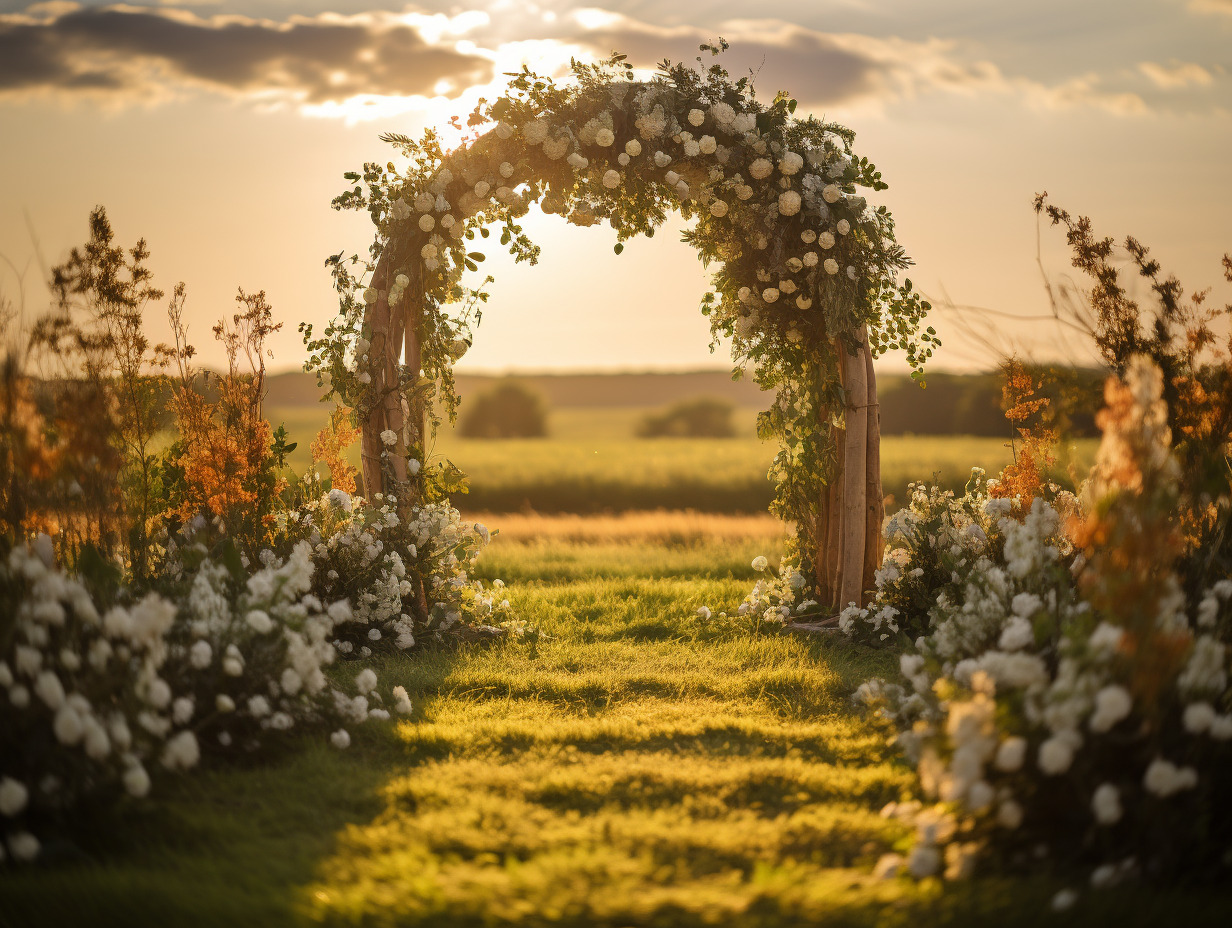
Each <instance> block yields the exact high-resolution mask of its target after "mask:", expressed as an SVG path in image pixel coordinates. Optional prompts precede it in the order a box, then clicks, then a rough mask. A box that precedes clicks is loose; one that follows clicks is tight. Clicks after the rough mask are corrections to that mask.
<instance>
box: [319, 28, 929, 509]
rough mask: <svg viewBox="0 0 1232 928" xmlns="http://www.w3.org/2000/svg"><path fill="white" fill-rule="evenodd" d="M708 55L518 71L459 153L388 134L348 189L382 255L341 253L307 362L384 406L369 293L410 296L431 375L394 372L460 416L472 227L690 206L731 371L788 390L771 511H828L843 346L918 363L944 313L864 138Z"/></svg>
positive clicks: (530, 257)
mask: <svg viewBox="0 0 1232 928" xmlns="http://www.w3.org/2000/svg"><path fill="white" fill-rule="evenodd" d="M725 47H726V43H724V42H722V41H720V42H719V43H718V44H716V45H709V44H708V45H705V46H703V48H702V50H703V51H708V52H710V53H711V54H716V53H718V52H721V51H722V50H723V49H724V48H725ZM697 63H698V66H697V67H693V66H691V65H686V64H673V63H671V62H666V61H665V62H664V63H663V65H662V68H661V71H660V73H659V74H658V75H656V77H655V78H654V79H653V80H651V81H648V82H638V81H635V80H634V79H633V71H632V68H631V66H630V65H629V63H628V61H626V60H625V58H624V56H621V55H613V56H612V57H611V58H609V59H608V60H606V61H603V62H599V63H596V64H582V63H579V62H573V63H572V74H571V79H570V81H569V82H567V83H564V82H562V83H560V84H558V83H556V82H554V81H553V80H552V79H550V78H547V77H544V76H542V75H538V74H535V73H533V72H532V71H530V70H529V68H527V67H525V66H524V67H523V69H522V70H521V71H520V72H517V73H515V74H512V75H510V82H509V85H508V90H507V92H506V93H505V95H503V96H501V97H500V98H499V99H497V100H495V101H491V102H489V101H481V102H480V103H479V104H478V105H477V107H476V109H475V111H474V112H473V113H472V114H471V115H470V117H469V118H468V119H467V121H466V127H467V129H466V131H467V132H468V134H467V135H466V137H465V138H464V139H463V141H462V144H461V145H460V146H459V147H458V148H456V149H455V150H453V151H449V152H446V151H444V150H443V148H442V147H441V144H440V140H439V138H438V137H437V136H436V135H435V134H434V133H431V132H429V133H427V134H425V136H424V138H423V139H422V140H421V141H418V142H417V141H414V140H412V139H410V138H407V137H405V136H400V135H386V136H384V139H385V141H387V142H389V143H390V144H392V145H393V146H394V147H395V148H396V149H397V151H398V154H399V155H400V156H401V158H402V159H403V161H404V167H402V168H399V166H398V165H396V164H395V163H393V162H389V163H388V164H385V165H381V164H377V163H369V164H366V165H365V166H364V169H363V171H361V172H353V173H351V174H348V175H347V180H348V183H349V184H350V185H351V186H349V188H348V189H347V190H346V191H345V192H344V193H343V194H342V195H340V196H339V197H338V198H337V199H336V200H335V202H334V205H335V207H337V208H339V209H356V210H366V211H367V212H368V214H369V216H370V217H371V219H372V221H373V224H374V225H375V226H376V235H375V237H374V241H373V243H372V246H371V248H370V249H369V254H368V258H367V259H361V258H360V257H359V256H357V255H356V256H352V257H350V258H344V256H343V255H342V254H339V255H334V256H332V257H331V258H330V259H329V260H328V262H327V263H328V264H329V266H330V268H331V270H332V272H333V273H334V277H335V284H336V286H337V288H338V290H339V294H340V306H341V309H340V315H339V316H338V318H337V319H336V320H335V321H334V322H332V323H331V324H330V326H329V327H328V328H327V329H326V331H325V333H324V336H323V337H321V338H317V337H314V334H313V332H312V330H311V328H310V327H305V328H304V335H305V340H306V342H307V345H308V349H309V354H310V360H309V367H310V368H311V369H314V370H316V371H318V373H319V374H320V375H321V376H322V382H324V378H325V377H326V376H328V380H329V386H330V389H331V390H332V391H333V392H334V393H336V394H337V395H338V396H339V397H340V398H341V399H342V401H343V403H345V404H346V405H347V406H348V407H350V408H353V409H355V410H356V411H357V415H358V416H359V417H360V418H364V417H365V416H366V415H367V413H368V411H369V410H371V409H373V408H374V403H375V402H376V400H377V397H376V396H375V395H374V394H375V391H374V389H372V388H369V387H368V384H370V383H375V382H376V381H377V380H378V378H379V373H378V376H377V377H374V376H372V375H371V374H370V372H369V371H370V369H371V367H372V365H373V364H374V363H376V360H375V359H373V358H371V357H369V355H368V348H369V347H370V339H371V336H372V333H371V332H369V331H366V330H365V329H364V325H365V319H366V316H367V311H366V309H365V307H367V306H373V307H376V309H375V310H374V311H379V312H380V313H385V312H386V311H387V310H386V308H388V309H389V310H390V311H393V312H404V311H405V310H403V309H402V308H401V307H402V304H403V303H404V302H405V301H407V300H410V301H412V314H411V316H410V317H409V318H411V319H412V320H414V324H415V325H416V326H417V327H418V328H417V330H418V334H419V343H420V346H421V349H422V355H423V378H422V380H420V379H419V376H418V372H411V371H407V370H405V369H404V370H402V371H401V372H400V374H399V387H400V389H402V390H403V391H407V390H413V391H421V390H422V391H426V392H427V393H428V394H430V396H431V398H432V399H434V400H435V401H436V402H435V403H432V404H429V408H431V409H434V410H435V409H436V408H437V406H439V408H440V409H441V410H442V411H443V414H445V415H448V416H452V415H453V414H454V413H455V411H456V396H455V395H454V388H453V380H452V365H453V363H454V362H455V361H456V360H457V359H458V358H459V357H460V356H461V354H462V353H463V352H464V351H465V350H466V348H467V347H468V346H469V345H470V343H471V338H472V331H471V330H472V328H473V326H474V325H475V324H477V323H478V322H479V320H480V314H479V312H478V311H477V310H476V311H472V310H473V309H476V308H477V306H478V304H479V303H481V302H484V301H486V294H484V293H483V292H482V287H481V288H480V289H479V290H468V289H467V288H465V287H463V285H462V278H463V274H464V272H465V271H467V270H468V269H472V270H473V269H474V268H475V266H476V262H477V261H478V259H479V257H480V256H481V255H482V253H481V252H475V251H473V250H472V246H471V244H470V243H471V242H473V241H475V235H476V233H478V234H479V237H480V238H482V239H486V238H487V237H488V231H489V227H490V226H492V225H497V226H499V227H500V229H501V234H500V237H499V241H500V244H501V246H502V247H505V248H508V249H509V251H510V253H511V254H513V255H514V257H515V260H517V261H530V262H532V263H533V262H534V261H535V260H536V259H537V257H538V248H537V246H535V245H534V244H533V243H532V242H531V241H530V240H529V239H528V238H527V236H526V234H525V232H524V230H523V229H522V227H521V226H520V225H519V224H518V220H519V219H520V218H521V217H522V216H523V215H525V214H526V212H527V211H528V210H529V208H530V206H531V205H532V204H536V203H537V204H539V205H540V207H541V208H542V209H543V210H544V211H545V212H548V213H554V214H559V215H561V216H562V217H564V218H566V219H567V220H568V221H569V222H571V223H574V224H577V225H593V224H596V223H599V222H606V223H608V224H609V225H610V226H611V227H612V228H613V230H614V231H615V232H616V238H617V244H616V251H617V252H619V251H620V245H621V243H623V242H624V241H626V240H627V239H629V238H630V237H632V236H634V235H637V234H646V235H648V236H649V235H651V234H653V232H654V230H655V229H656V228H657V227H658V226H660V225H661V224H662V222H663V221H664V219H665V218H666V216H667V214H668V213H669V212H678V213H679V214H680V215H681V216H682V217H683V218H684V219H685V220H689V221H693V224H692V226H691V227H690V228H689V229H688V230H687V231H686V232H685V234H684V240H685V241H686V242H688V243H689V244H691V245H692V246H693V247H694V248H695V249H696V251H697V254H698V257H699V258H700V260H701V261H702V263H703V264H704V265H706V266H707V267H712V268H714V273H713V281H712V282H713V289H712V291H711V293H710V294H708V295H707V297H706V298H705V300H704V301H703V305H702V312H703V313H704V314H706V315H707V316H708V317H709V318H710V321H711V331H712V334H713V336H714V338H715V339H716V341H717V340H718V339H720V338H730V339H731V340H732V345H733V356H734V360H735V361H736V363H737V366H738V367H740V368H742V367H744V366H745V365H748V366H750V367H751V368H752V369H753V371H754V373H753V376H754V379H755V380H756V382H757V383H758V384H759V385H760V386H762V387H763V388H765V389H766V390H769V391H774V392H775V393H777V395H778V403H777V404H776V406H775V408H774V409H772V410H770V411H768V412H767V414H766V415H765V416H764V417H763V419H762V421H761V423H760V425H759V434H760V435H761V436H762V437H763V438H768V439H774V440H777V441H779V442H780V444H781V446H782V450H781V452H780V454H779V456H778V458H777V459H776V462H775V465H774V468H773V470H772V479H773V481H774V483H775V486H776V488H777V489H776V494H775V497H774V501H773V509H774V512H775V513H776V514H777V515H779V516H780V517H782V518H783V519H784V520H786V521H790V522H793V523H795V524H796V525H798V526H802V527H804V526H808V525H811V524H813V523H814V522H815V521H816V519H815V516H816V511H815V510H816V508H817V506H818V505H819V502H818V501H819V500H820V498H821V493H820V492H819V487H821V486H823V485H824V484H825V483H827V482H828V481H829V480H830V479H831V478H832V476H833V472H834V469H835V460H834V456H835V439H834V435H833V434H832V428H831V426H832V425H834V426H840V427H841V425H842V410H843V408H844V399H845V395H844V390H843V386H842V384H841V383H840V382H839V377H838V373H837V345H839V344H845V345H847V347H848V348H855V347H856V346H858V345H859V343H860V342H861V341H862V339H863V337H864V336H865V334H867V338H868V341H869V345H870V346H871V349H872V351H873V353H874V355H879V354H881V353H882V352H883V351H885V350H888V349H890V348H897V349H900V350H902V351H904V352H905V354H906V356H907V359H908V362H909V364H910V365H911V367H912V368H913V370H914V371H916V372H917V373H918V372H919V370H920V369H921V368H922V366H923V364H924V363H925V361H926V360H927V359H928V358H929V356H931V354H932V351H933V349H934V347H935V346H936V345H937V344H938V341H937V338H936V333H935V331H934V330H933V329H932V328H931V327H926V326H925V325H924V318H925V316H926V314H927V312H928V310H929V308H930V307H929V305H928V303H927V302H926V301H924V300H922V299H921V298H920V296H919V294H917V293H916V292H915V291H914V289H913V288H912V284H911V281H910V280H909V279H902V280H900V278H899V275H900V273H901V272H902V271H903V270H904V269H905V268H907V267H908V265H909V264H910V261H909V259H908V258H907V256H906V254H905V252H904V250H903V249H902V247H901V246H900V245H899V244H898V243H897V242H896V240H895V237H894V221H893V218H892V217H891V215H890V213H889V211H888V210H887V209H886V208H885V207H884V206H877V207H875V208H874V207H872V206H870V204H869V202H868V200H867V198H866V197H865V196H864V195H863V194H862V193H861V192H860V191H861V189H863V190H867V191H873V192H880V191H883V190H884V189H886V184H885V182H884V180H883V179H882V176H881V174H880V172H879V171H877V169H876V167H875V166H874V165H873V164H872V163H870V162H869V161H868V159H867V158H864V157H862V156H860V155H858V154H857V153H856V152H855V151H854V149H853V142H854V137H855V136H854V133H852V132H851V131H850V130H849V129H846V128H844V127H842V126H839V125H836V124H833V123H828V122H823V121H821V120H818V119H816V118H814V117H811V116H810V117H806V118H800V117H797V116H796V115H795V111H796V109H797V107H796V101H795V100H793V99H792V98H790V97H789V96H788V95H787V94H784V93H779V94H777V95H776V96H775V97H774V99H773V101H772V102H770V103H769V104H765V103H763V102H761V101H760V100H758V99H757V96H756V94H755V92H754V86H753V81H752V79H751V77H740V78H738V79H733V78H732V77H731V76H730V75H729V74H728V72H727V71H726V70H725V69H724V68H723V67H722V66H721V65H720V64H718V63H707V62H706V61H704V60H703V59H702V58H700V57H699V58H698V59H697ZM493 124H494V127H493ZM455 125H456V126H457V127H458V128H459V129H461V128H462V125H461V121H460V120H459V121H455ZM484 130H486V131H484ZM695 135H696V136H697V137H696V138H695V137H694V136H695ZM776 164H777V167H776ZM793 198H794V199H793ZM378 258H381V259H383V260H385V261H386V262H387V264H388V266H390V267H391V268H392V270H391V272H390V274H389V277H388V278H385V279H382V280H379V281H377V284H378V286H379V287H381V288H387V289H378V288H377V287H372V286H369V287H367V288H366V289H365V288H364V282H365V280H366V279H367V278H366V275H368V274H369V273H371V272H372V271H373V270H374V268H375V266H376V261H377V260H378ZM361 293H362V296H361ZM452 305H460V306H461V311H456V312H455V311H451V309H450V307H451V306H452ZM381 363H384V361H383V360H382V362H381ZM434 415H435V413H434ZM438 421H439V419H434V425H435V424H436V423H437V422H438ZM423 450H424V449H408V454H410V455H411V456H412V457H414V456H417V455H421V454H422V451H423ZM802 530H803V529H802Z"/></svg>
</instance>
